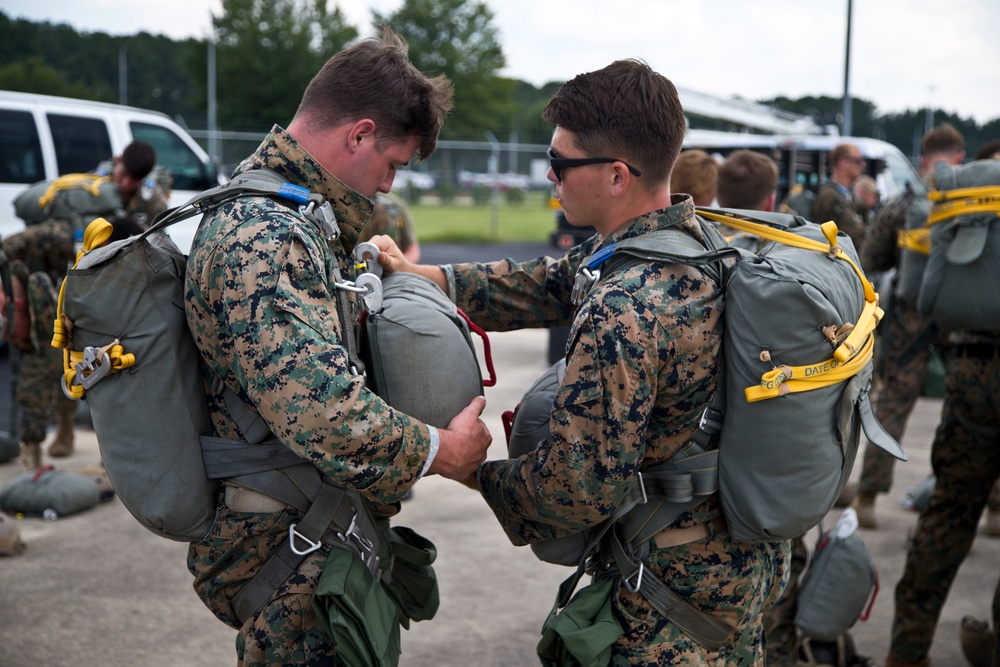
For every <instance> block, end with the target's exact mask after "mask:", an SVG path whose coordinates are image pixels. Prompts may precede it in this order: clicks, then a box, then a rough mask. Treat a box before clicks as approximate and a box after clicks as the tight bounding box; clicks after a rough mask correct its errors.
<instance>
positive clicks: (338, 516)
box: [233, 484, 378, 623]
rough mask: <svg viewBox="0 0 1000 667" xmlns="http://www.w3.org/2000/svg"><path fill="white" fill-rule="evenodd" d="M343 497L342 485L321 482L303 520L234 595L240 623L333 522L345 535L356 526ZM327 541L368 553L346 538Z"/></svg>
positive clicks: (313, 547) (315, 547)
mask: <svg viewBox="0 0 1000 667" xmlns="http://www.w3.org/2000/svg"><path fill="white" fill-rule="evenodd" d="M346 496H347V493H346V490H345V489H343V488H340V487H335V486H333V485H330V484H323V485H322V487H321V489H320V492H319V494H318V495H317V496H316V498H315V499H314V500H313V501H312V505H311V507H310V508H309V510H308V511H307V512H306V514H305V516H304V517H303V518H302V520H301V521H299V522H298V523H296V524H292V526H291V528H290V530H289V534H288V538H287V539H286V540H285V541H284V542H282V543H281V545H280V546H279V547H278V548H277V549H276V550H275V551H274V553H272V554H271V555H270V556H269V557H268V559H267V562H265V563H264V566H263V567H262V568H261V569H260V570H259V571H258V573H257V574H256V575H255V576H254V578H253V579H251V580H250V581H249V582H247V584H246V585H245V586H243V588H242V589H240V592H239V593H237V594H236V595H235V596H234V597H233V611H235V612H236V617H237V619H238V620H239V621H240V622H241V623H245V622H246V621H247V619H249V618H250V617H252V616H253V615H254V614H255V613H257V611H258V610H259V609H260V608H261V607H262V606H264V604H266V603H267V601H268V600H270V599H271V596H273V595H274V592H275V591H276V590H277V589H278V587H279V586H281V585H282V584H283V583H284V582H285V581H287V580H288V578H289V577H290V576H291V575H292V573H293V572H295V570H296V569H297V568H298V567H299V565H301V564H302V561H303V560H305V558H306V556H308V555H309V554H311V553H313V552H314V551H316V550H318V549H319V548H320V547H321V546H322V538H323V535H324V534H325V533H326V531H327V527H328V526H331V524H333V525H334V526H336V528H338V529H339V530H340V532H341V533H342V534H345V535H348V536H349V534H350V532H352V531H353V530H354V529H355V527H354V517H355V516H356V515H357V512H356V510H355V509H354V508H353V507H351V504H350V502H349V501H347V500H346ZM345 508H346V511H345ZM330 543H331V544H333V545H334V546H335V547H337V548H343V549H349V550H351V551H354V552H355V553H358V554H359V555H360V556H362V558H363V559H364V558H365V557H366V555H367V554H365V553H363V549H359V548H358V547H357V546H356V545H355V544H354V543H352V542H351V541H350V540H348V539H344V540H340V541H339V543H338V541H331V542H330ZM375 553H376V554H377V552H375ZM373 558H374V560H375V561H376V562H377V560H378V556H377V555H373Z"/></svg>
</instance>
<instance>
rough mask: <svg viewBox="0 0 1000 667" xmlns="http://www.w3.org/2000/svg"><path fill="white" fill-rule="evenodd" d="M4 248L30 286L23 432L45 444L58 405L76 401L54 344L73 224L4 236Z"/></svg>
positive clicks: (19, 390)
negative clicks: (63, 383)
mask: <svg viewBox="0 0 1000 667" xmlns="http://www.w3.org/2000/svg"><path fill="white" fill-rule="evenodd" d="M3 249H4V253H5V254H6V255H7V258H8V260H10V262H11V272H12V273H13V274H15V275H17V276H18V277H19V278H20V280H21V281H22V282H23V283H24V285H25V286H26V287H27V294H28V311H29V313H30V315H31V344H30V349H25V350H22V355H21V364H20V368H19V370H18V372H17V374H16V377H15V378H13V382H14V395H15V397H16V400H17V404H18V406H19V407H20V419H19V424H18V435H19V437H20V439H21V440H22V441H23V442H29V443H33V442H42V441H43V440H45V438H46V436H47V433H48V425H49V422H50V421H51V419H52V417H53V415H54V412H55V409H56V405H57V403H60V402H67V403H69V402H72V403H75V401H71V400H70V399H68V398H66V396H65V395H64V394H63V393H62V391H60V389H59V383H60V379H61V377H62V372H63V359H62V352H61V351H60V350H57V349H55V348H54V347H52V345H51V342H52V322H53V321H55V318H56V299H57V298H58V291H59V285H60V284H61V283H62V279H63V277H64V276H65V275H66V268H67V267H68V266H69V264H70V263H71V262H72V260H73V229H72V225H71V224H70V223H69V222H68V221H66V220H47V221H45V222H41V223H39V224H37V225H31V226H29V227H26V228H25V229H24V230H23V231H21V232H18V233H17V234H14V235H12V236H9V237H7V238H6V239H4V241H3Z"/></svg>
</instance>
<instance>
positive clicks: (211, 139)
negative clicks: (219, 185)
mask: <svg viewBox="0 0 1000 667" xmlns="http://www.w3.org/2000/svg"><path fill="white" fill-rule="evenodd" d="M207 93H208V155H209V156H210V157H211V158H212V163H213V164H214V165H215V167H216V169H218V168H219V166H220V165H221V164H222V155H220V152H221V151H220V150H219V128H218V126H217V124H216V116H217V115H218V105H217V104H216V100H215V30H214V29H213V30H212V35H211V37H209V38H208V91H207Z"/></svg>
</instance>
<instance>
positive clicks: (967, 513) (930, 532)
mask: <svg viewBox="0 0 1000 667" xmlns="http://www.w3.org/2000/svg"><path fill="white" fill-rule="evenodd" d="M979 338H980V344H979V345H980V346H979V347H978V348H964V349H963V348H961V347H958V348H952V349H947V348H946V349H945V350H944V357H945V364H946V376H945V398H944V407H943V409H942V412H941V423H940V424H939V426H938V429H937V432H936V433H935V435H934V442H933V444H932V445H931V467H932V468H933V471H934V475H935V476H936V478H937V482H936V483H935V486H934V495H933V497H932V498H931V501H930V505H928V507H927V508H926V509H925V510H924V511H923V512H922V513H921V514H920V518H919V520H918V521H917V528H916V532H915V534H914V536H913V539H912V541H911V543H910V549H909V553H908V554H907V557H906V567H905V568H904V570H903V577H902V578H901V579H900V581H899V583H898V584H897V585H896V591H895V600H896V607H895V613H894V617H893V626H892V644H891V647H890V651H891V655H892V656H893V657H895V658H896V659H902V660H904V661H908V662H918V661H920V660H922V659H923V658H925V657H926V656H927V654H928V652H929V650H930V646H931V642H932V641H933V639H934V631H935V629H936V627H937V621H938V618H939V616H940V613H941V608H942V607H943V605H944V603H945V599H946V598H947V596H948V592H949V590H950V588H951V584H952V581H953V580H954V578H955V574H956V573H957V571H958V568H959V566H960V565H961V564H962V562H963V561H964V560H965V557H966V556H967V555H968V553H969V549H970V548H971V546H972V543H973V541H974V540H975V537H976V529H977V527H978V525H979V520H980V517H981V516H982V513H983V509H984V508H985V506H986V501H987V497H988V496H989V494H990V490H991V488H992V487H993V485H994V483H995V482H996V481H997V478H998V476H1000V347H998V346H997V343H1000V340H998V339H1000V336H997V335H994V336H992V337H983V336H980V337H979ZM990 338H991V339H992V341H991V342H986V341H989V339H990ZM990 344H992V345H993V346H994V349H993V353H992V354H989V353H988V352H987V350H988V345H990ZM984 345H986V346H987V347H984ZM967 353H968V356H966V354H967ZM992 609H993V622H992V627H993V631H994V633H998V632H1000V583H998V584H997V589H996V591H995V592H994V595H993V607H992ZM996 645H997V649H996V650H997V652H996V654H995V655H994V657H993V661H994V664H1000V642H997V644H996Z"/></svg>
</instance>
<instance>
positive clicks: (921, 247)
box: [896, 227, 931, 255]
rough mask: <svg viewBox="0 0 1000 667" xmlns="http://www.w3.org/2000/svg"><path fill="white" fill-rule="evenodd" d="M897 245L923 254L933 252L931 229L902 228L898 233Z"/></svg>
mask: <svg viewBox="0 0 1000 667" xmlns="http://www.w3.org/2000/svg"><path fill="white" fill-rule="evenodd" d="M896 245H897V246H898V247H900V248H903V249H904V250H910V251H912V252H915V253H919V254H921V255H930V254H931V231H930V230H929V229H927V228H926V227H918V228H917V229H900V230H899V232H898V234H897V235H896Z"/></svg>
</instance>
